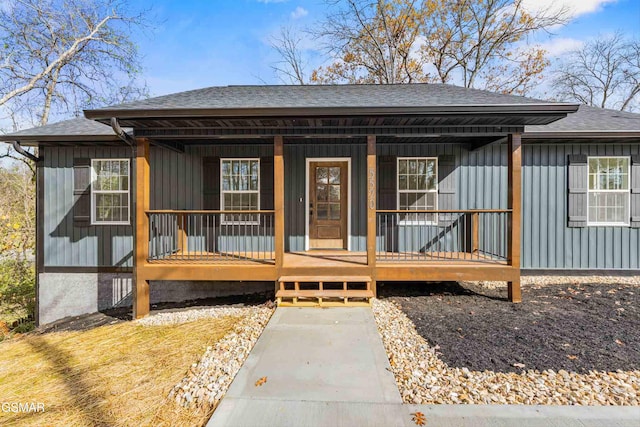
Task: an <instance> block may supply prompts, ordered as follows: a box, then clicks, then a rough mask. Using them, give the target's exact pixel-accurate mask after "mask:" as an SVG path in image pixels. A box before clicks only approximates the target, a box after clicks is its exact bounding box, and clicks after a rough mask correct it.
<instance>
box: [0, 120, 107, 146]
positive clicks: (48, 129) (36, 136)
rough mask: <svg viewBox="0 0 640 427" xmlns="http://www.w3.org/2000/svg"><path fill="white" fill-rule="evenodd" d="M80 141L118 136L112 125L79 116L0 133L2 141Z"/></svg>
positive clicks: (104, 139)
mask: <svg viewBox="0 0 640 427" xmlns="http://www.w3.org/2000/svg"><path fill="white" fill-rule="evenodd" d="M47 140H55V141H80V140H85V141H86V140H92V141H96V140H100V141H118V140H119V138H118V136H117V135H116V134H115V133H114V132H113V130H112V129H111V126H107V125H104V124H102V123H100V122H96V121H95V120H89V119H85V118H84V117H77V118H75V119H71V120H64V121H62V122H57V123H52V124H48V125H44V126H37V127H34V128H30V129H25V130H21V131H18V132H13V133H8V134H5V135H0V141H47Z"/></svg>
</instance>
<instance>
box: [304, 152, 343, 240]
mask: <svg viewBox="0 0 640 427" xmlns="http://www.w3.org/2000/svg"><path fill="white" fill-rule="evenodd" d="M348 185H349V173H348V166H347V162H341V161H335V162H333V161H332V162H310V163H309V248H310V249H346V248H347V238H348V236H347V216H348V214H349V212H348V207H347V197H348V193H347V190H348V188H349V187H348Z"/></svg>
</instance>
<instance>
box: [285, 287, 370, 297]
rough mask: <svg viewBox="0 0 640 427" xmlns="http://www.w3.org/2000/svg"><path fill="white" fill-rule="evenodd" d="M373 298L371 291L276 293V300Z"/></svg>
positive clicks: (330, 290) (334, 290)
mask: <svg viewBox="0 0 640 427" xmlns="http://www.w3.org/2000/svg"><path fill="white" fill-rule="evenodd" d="M278 297H280V298H293V297H299V298H373V291H368V290H362V291H357V290H351V291H344V290H339V289H327V290H322V291H321V290H308V289H306V290H299V291H291V290H289V291H287V290H285V291H278V292H276V298H278Z"/></svg>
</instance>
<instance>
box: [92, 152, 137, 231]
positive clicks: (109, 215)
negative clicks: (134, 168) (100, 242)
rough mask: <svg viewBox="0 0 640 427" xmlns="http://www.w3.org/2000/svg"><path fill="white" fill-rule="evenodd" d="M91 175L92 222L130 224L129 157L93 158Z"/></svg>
mask: <svg viewBox="0 0 640 427" xmlns="http://www.w3.org/2000/svg"><path fill="white" fill-rule="evenodd" d="M91 175H92V176H91V223H92V224H129V159H93V160H91Z"/></svg>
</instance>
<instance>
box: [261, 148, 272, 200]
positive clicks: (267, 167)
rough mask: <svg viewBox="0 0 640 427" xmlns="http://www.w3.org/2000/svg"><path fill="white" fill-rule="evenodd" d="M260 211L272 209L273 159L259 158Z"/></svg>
mask: <svg viewBox="0 0 640 427" xmlns="http://www.w3.org/2000/svg"><path fill="white" fill-rule="evenodd" d="M260 209H264V210H271V209H273V157H260Z"/></svg>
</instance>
